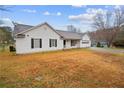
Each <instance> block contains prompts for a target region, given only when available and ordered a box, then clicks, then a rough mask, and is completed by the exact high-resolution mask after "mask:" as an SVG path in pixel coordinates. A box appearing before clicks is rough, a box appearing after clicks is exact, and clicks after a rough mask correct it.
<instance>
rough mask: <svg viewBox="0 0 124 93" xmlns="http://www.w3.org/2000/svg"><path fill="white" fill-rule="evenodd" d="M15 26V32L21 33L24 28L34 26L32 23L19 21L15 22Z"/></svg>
mask: <svg viewBox="0 0 124 93" xmlns="http://www.w3.org/2000/svg"><path fill="white" fill-rule="evenodd" d="M14 25H15V27H14V34H17V33H20V32H22V31H24V30H27V29H30V28H32V27H34V26H31V25H25V24H18V23H14Z"/></svg>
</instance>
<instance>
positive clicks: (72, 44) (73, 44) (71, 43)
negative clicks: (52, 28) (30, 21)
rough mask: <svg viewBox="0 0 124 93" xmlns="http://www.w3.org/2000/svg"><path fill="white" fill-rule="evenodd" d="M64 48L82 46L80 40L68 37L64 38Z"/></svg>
mask: <svg viewBox="0 0 124 93" xmlns="http://www.w3.org/2000/svg"><path fill="white" fill-rule="evenodd" d="M63 48H64V49H69V48H80V40H76V39H74V40H72V39H66V40H63Z"/></svg>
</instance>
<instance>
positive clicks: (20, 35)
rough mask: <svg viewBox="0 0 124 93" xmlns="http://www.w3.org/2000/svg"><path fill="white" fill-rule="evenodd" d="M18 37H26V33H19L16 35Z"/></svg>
mask: <svg viewBox="0 0 124 93" xmlns="http://www.w3.org/2000/svg"><path fill="white" fill-rule="evenodd" d="M16 38H25V35H24V34H18V35H16Z"/></svg>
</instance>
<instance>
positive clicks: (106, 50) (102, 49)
mask: <svg viewBox="0 0 124 93" xmlns="http://www.w3.org/2000/svg"><path fill="white" fill-rule="evenodd" d="M90 49H91V50H94V51H98V52H106V53H115V54H116V53H119V54H120V53H124V49H111V48H97V47H91V48H90Z"/></svg>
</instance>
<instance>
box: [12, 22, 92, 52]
mask: <svg viewBox="0 0 124 93" xmlns="http://www.w3.org/2000/svg"><path fill="white" fill-rule="evenodd" d="M14 34H15V40H16V53H17V54H25V53H33V52H40V51H52V50H62V49H69V48H82V47H90V46H91V41H90V38H89V36H88V35H87V34H82V33H76V32H68V31H60V30H55V29H54V28H52V27H51V26H50V25H49V24H48V23H43V24H40V25H37V26H29V25H23V24H16V25H15V30H14Z"/></svg>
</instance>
